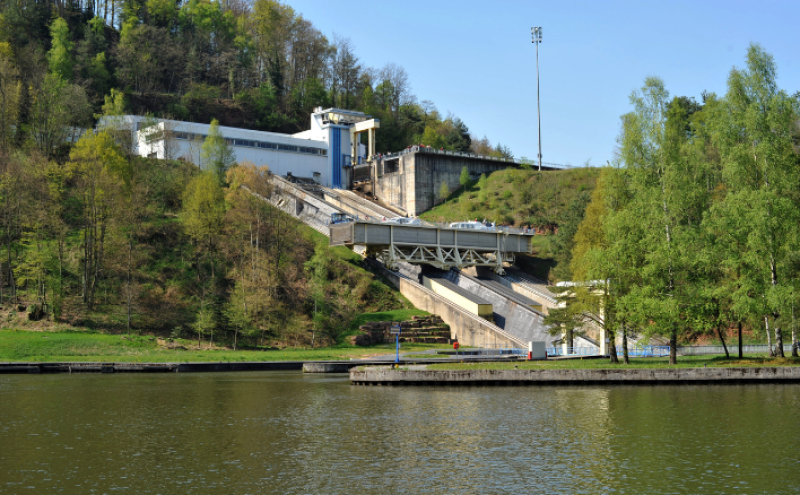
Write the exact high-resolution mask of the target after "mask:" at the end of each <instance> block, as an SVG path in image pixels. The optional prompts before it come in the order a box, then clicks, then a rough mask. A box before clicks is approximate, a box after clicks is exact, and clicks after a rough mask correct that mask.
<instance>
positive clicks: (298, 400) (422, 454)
mask: <svg viewBox="0 0 800 495" xmlns="http://www.w3.org/2000/svg"><path fill="white" fill-rule="evenodd" d="M0 493H15V494H16V493H89V494H101V493H136V494H146V493H147V494H149V493H154V494H155V493H162V494H174V493H180V494H190V493H198V494H200V493H203V494H246V493H253V494H256V493H264V494H267V493H270V494H271V493H275V494H294V493H297V494H348V495H350V494H429V493H436V494H439V493H441V494H493V493H547V494H561V493H563V494H583V493H586V494H596V493H615V494H616V493H629V494H661V493H664V494H667V493H680V494H712V493H736V494H755V493H764V494H777V493H800V385H723V386H708V385H702V386H689V385H687V386H613V387H602V386H593V387H413V388H405V387H393V388H389V387H354V386H351V385H349V382H348V380H347V377H346V376H345V375H324V376H323V375H303V374H301V373H299V372H297V373H295V372H260V373H224V374H223V373H219V374H163V375H134V374H115V375H38V376H28V375H5V376H0Z"/></svg>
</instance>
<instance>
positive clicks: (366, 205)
mask: <svg viewBox="0 0 800 495" xmlns="http://www.w3.org/2000/svg"><path fill="white" fill-rule="evenodd" d="M322 193H323V197H324V198H325V201H327V202H328V203H330V204H332V205H334V206H336V207H337V208H339V209H341V210H342V211H344V212H346V213H349V214H351V215H353V216H358V217H359V218H362V219H363V218H365V217H370V218H372V219H375V220H380V219H381V218H383V217H386V218H393V217H396V216H398V214H397V213H395V212H393V211H391V210H389V209H386V208H384V207H382V206H381V205H379V204H377V203H373V202H372V201H369V200H367V199H364V198H362V197H361V196H359V195H358V194H356V193H354V192H352V191H346V190H343V189H330V188H327V187H324V188H322Z"/></svg>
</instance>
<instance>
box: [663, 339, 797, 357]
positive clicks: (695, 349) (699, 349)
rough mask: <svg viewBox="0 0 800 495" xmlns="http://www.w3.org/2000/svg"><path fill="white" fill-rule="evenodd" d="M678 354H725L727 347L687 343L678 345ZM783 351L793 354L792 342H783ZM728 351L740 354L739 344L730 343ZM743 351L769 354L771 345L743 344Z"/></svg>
mask: <svg viewBox="0 0 800 495" xmlns="http://www.w3.org/2000/svg"><path fill="white" fill-rule="evenodd" d="M772 348H773V349H776V348H777V346H772ZM677 350H678V354H680V355H681V356H708V355H711V354H725V348H724V347H722V346H721V345H687V346H678V349H677ZM783 352H784V353H785V354H791V352H792V343H791V342H789V343H784V344H783ZM728 353H729V354H730V355H732V356H734V355H736V356H738V355H739V346H738V345H737V344H730V345H728ZM742 353H743V354H765V355H766V354H769V346H768V345H767V344H753V345H743V346H742Z"/></svg>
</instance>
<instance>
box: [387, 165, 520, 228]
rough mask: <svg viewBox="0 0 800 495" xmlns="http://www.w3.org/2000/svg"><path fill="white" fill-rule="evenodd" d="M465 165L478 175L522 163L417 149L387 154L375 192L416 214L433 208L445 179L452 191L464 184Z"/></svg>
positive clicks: (473, 175) (393, 204)
mask: <svg viewBox="0 0 800 495" xmlns="http://www.w3.org/2000/svg"><path fill="white" fill-rule="evenodd" d="M464 167H467V170H468V171H469V173H470V175H471V176H472V177H473V178H475V179H477V178H478V177H479V176H480V175H481V174H486V175H489V174H491V173H492V172H496V171H498V170H504V169H507V168H517V167H519V165H517V164H515V163H511V162H503V161H497V160H492V159H491V158H486V157H478V156H465V155H460V154H446V153H441V152H434V151H422V150H418V151H413V152H411V153H407V154H405V155H401V156H399V157H389V158H385V159H384V160H383V162H382V163H380V164H378V179H377V180H376V188H375V192H376V194H377V196H378V197H379V198H380V199H381V201H383V202H385V203H387V204H390V205H392V206H396V207H400V208H402V209H403V210H405V211H407V212H408V214H409V215H412V216H416V215H419V214H420V213H422V212H424V211H427V210H429V209H431V208H433V206H434V204H435V202H436V201H437V199H438V195H439V188H441V187H442V182H445V183H447V186H448V187H449V188H450V190H451V191H455V190H456V189H458V188H459V187H461V183H460V177H461V169H463V168H464Z"/></svg>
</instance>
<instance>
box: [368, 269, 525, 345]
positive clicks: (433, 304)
mask: <svg viewBox="0 0 800 495" xmlns="http://www.w3.org/2000/svg"><path fill="white" fill-rule="evenodd" d="M367 263H368V265H369V266H370V267H371V268H372V269H373V270H374V271H375V272H377V273H379V274H380V275H382V276H383V277H384V278H386V279H387V280H388V281H389V282H391V283H392V284H393V285H394V286H395V287H397V288H398V289H400V293H401V294H403V295H404V296H405V297H406V298H408V300H409V301H411V304H413V305H414V307H416V308H418V309H421V310H423V311H427V312H429V313H433V314H436V315H439V316H440V317H441V318H442V319H443V320H444V322H445V323H447V324H448V325H449V326H450V338H452V339H457V340H458V342H459V343H460V344H461V345H468V346H476V347H484V346H487V345H490V346H492V347H496V346H498V345H505V346H509V347H525V348H526V347H527V345H528V344H527V341H523V340H522V339H520V338H518V337H515V336H514V335H511V334H509V333H508V332H506V331H504V330H503V329H502V328H500V327H498V326H497V325H494V324H493V323H490V322H488V321H486V320H484V319H483V318H481V317H480V316H478V315H474V314H472V313H469V312H468V311H465V310H464V309H463V308H460V307H459V306H456V305H455V304H453V303H451V302H450V301H448V300H447V299H445V298H443V297H442V296H440V295H438V294H436V293H435V292H433V291H431V290H429V289H426V288H425V287H423V286H422V285H421V284H419V283H418V282H416V281H413V280H409V279H407V278H405V277H401V276H400V275H398V274H397V273H395V272H392V271H391V270H387V269H386V268H385V267H384V266H383V265H381V264H380V263H378V262H377V261H374V260H370V259H367Z"/></svg>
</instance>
